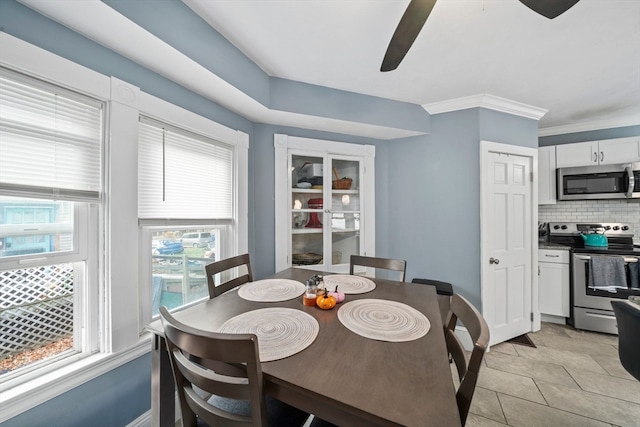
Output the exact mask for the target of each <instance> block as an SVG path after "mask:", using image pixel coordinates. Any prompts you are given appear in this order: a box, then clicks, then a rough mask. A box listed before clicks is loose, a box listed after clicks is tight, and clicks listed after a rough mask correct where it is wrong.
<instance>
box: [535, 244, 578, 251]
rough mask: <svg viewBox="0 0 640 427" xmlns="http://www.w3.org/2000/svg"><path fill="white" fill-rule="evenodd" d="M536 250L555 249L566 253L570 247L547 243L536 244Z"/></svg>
mask: <svg viewBox="0 0 640 427" xmlns="http://www.w3.org/2000/svg"><path fill="white" fill-rule="evenodd" d="M538 249H556V250H563V251H568V250H569V249H571V247H569V246H567V245H560V244H558V243H549V242H538Z"/></svg>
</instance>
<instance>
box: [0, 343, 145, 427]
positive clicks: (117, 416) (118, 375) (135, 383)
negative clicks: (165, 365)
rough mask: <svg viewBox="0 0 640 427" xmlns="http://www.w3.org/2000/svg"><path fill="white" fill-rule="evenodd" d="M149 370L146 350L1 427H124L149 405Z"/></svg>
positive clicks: (4, 423)
mask: <svg viewBox="0 0 640 427" xmlns="http://www.w3.org/2000/svg"><path fill="white" fill-rule="evenodd" d="M149 346H151V345H149ZM150 372H151V354H150V353H149V354H146V355H145V356H141V357H139V358H137V359H135V360H133V361H131V362H129V363H127V364H125V365H122V366H120V367H118V368H116V369H114V370H112V371H110V372H108V373H106V374H104V375H101V376H99V377H97V378H95V379H93V380H91V381H89V382H86V383H84V384H82V385H80V386H78V387H76V388H74V389H72V390H70V391H68V392H66V393H64V394H62V395H60V396H58V397H55V398H53V399H51V400H49V401H47V402H45V403H43V404H41V405H39V406H36V407H35V408H33V409H31V410H29V411H27V412H24V413H22V414H20V415H17V416H15V417H13V418H11V419H9V420H7V421H5V422H3V423H2V427H87V426H91V427H116V426H125V425H127V424H129V423H130V422H132V421H133V420H135V419H136V418H138V417H139V416H140V415H141V414H143V413H144V412H146V411H147V410H149V408H150V407H151V382H150Z"/></svg>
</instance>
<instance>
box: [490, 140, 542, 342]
mask: <svg viewBox="0 0 640 427" xmlns="http://www.w3.org/2000/svg"><path fill="white" fill-rule="evenodd" d="M480 147H481V148H480V149H481V191H480V194H481V202H480V203H481V263H480V265H481V276H482V284H481V288H482V292H481V293H482V313H483V316H484V317H485V319H486V320H487V323H488V325H489V328H490V331H491V345H494V344H498V343H500V342H503V341H506V340H509V339H511V338H513V337H516V336H518V335H522V334H524V333H527V332H530V331H532V330H537V329H539V327H540V315H539V312H538V296H537V294H538V292H537V288H538V286H537V285H538V282H537V269H536V268H534V266H537V264H538V261H537V247H534V245H537V237H536V236H537V234H536V227H534V226H533V225H534V224H536V223H537V221H538V215H537V190H538V188H537V179H534V176H533V175H534V174H533V172H534V171H535V172H537V160H538V157H537V155H538V153H537V150H536V149H535V148H528V147H520V146H513V145H508V144H499V143H494V142H488V141H481V144H480ZM534 273H535V274H534ZM532 313H534V314H532Z"/></svg>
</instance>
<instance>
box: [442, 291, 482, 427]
mask: <svg viewBox="0 0 640 427" xmlns="http://www.w3.org/2000/svg"><path fill="white" fill-rule="evenodd" d="M458 320H459V321H460V322H461V323H462V325H463V326H464V327H465V328H466V329H467V332H469V335H470V336H471V339H472V340H473V350H472V352H471V357H470V358H469V362H468V363H467V359H466V357H465V350H464V347H463V346H462V343H461V342H460V340H459V339H458V337H457V336H456V334H455V329H456V324H457V323H458ZM444 333H445V338H446V341H447V350H448V351H449V354H450V355H451V357H452V358H453V361H454V362H455V364H456V368H457V371H458V378H459V379H460V386H459V387H458V391H457V392H456V400H457V402H458V411H459V412H460V420H461V421H462V425H464V424H465V422H466V420H467V415H468V414H469V408H470V407H471V399H472V398H473V393H474V391H475V388H476V382H477V381H478V373H479V372H480V365H481V363H482V358H483V357H484V353H485V352H486V351H487V347H488V346H489V327H488V326H487V322H486V321H485V320H484V318H483V317H482V315H481V314H480V312H479V311H478V310H477V309H476V308H475V307H474V306H473V305H471V303H469V301H467V300H466V299H465V298H464V297H462V296H460V295H458V294H453V295H452V296H451V311H450V313H449V322H448V324H447V325H445V328H444Z"/></svg>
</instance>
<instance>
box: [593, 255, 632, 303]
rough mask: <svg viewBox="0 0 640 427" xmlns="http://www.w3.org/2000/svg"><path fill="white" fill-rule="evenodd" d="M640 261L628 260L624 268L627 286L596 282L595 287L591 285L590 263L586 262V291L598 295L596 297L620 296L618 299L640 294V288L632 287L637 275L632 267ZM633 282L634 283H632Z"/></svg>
mask: <svg viewBox="0 0 640 427" xmlns="http://www.w3.org/2000/svg"><path fill="white" fill-rule="evenodd" d="M638 262H640V261H635V262H632V263H631V262H626V263H625V266H624V269H625V274H626V279H627V287H626V288H621V287H612V286H608V285H607V284H606V283H595V284H594V285H595V287H591V286H589V282H590V280H589V276H590V263H589V262H585V263H584V269H585V271H584V274H585V279H586V280H585V284H586V293H587V295H591V296H596V297H607V298H618V299H628V298H629V296H631V295H640V288H637V287H632V286H634V285H635V281H636V279H635V276H634V273H633V272H632V271H631V269H632V268H635V265H633V264H637V263H638ZM632 282H633V283H634V284H633V285H632Z"/></svg>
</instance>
